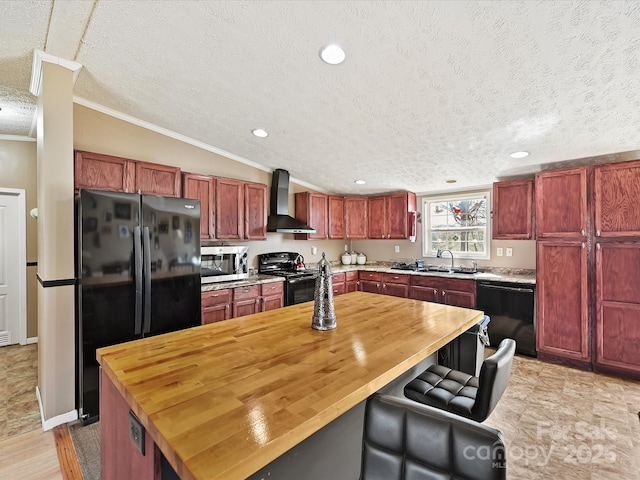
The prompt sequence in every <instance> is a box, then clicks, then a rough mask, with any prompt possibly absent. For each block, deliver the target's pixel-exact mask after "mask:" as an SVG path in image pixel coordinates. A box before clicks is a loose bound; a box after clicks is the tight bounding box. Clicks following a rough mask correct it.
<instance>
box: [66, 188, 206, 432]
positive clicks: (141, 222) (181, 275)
mask: <svg viewBox="0 0 640 480" xmlns="http://www.w3.org/2000/svg"><path fill="white" fill-rule="evenodd" d="M76 209H77V210H76V269H77V271H76V276H77V291H76V339H77V344H76V360H77V369H76V400H77V408H78V414H79V417H80V419H81V420H82V422H83V423H84V424H88V423H92V422H94V421H96V420H98V418H99V391H98V385H99V382H98V380H99V375H98V374H99V370H98V362H97V361H96V349H97V348H100V347H105V346H108V345H115V344H118V343H122V342H127V341H130V340H136V339H139V338H143V337H148V336H151V335H158V334H161V333H167V332H171V331H174V330H180V329H183V328H189V327H193V326H196V325H200V295H201V293H200V291H201V289H200V202H199V201H198V200H191V199H185V198H169V197H157V196H152V195H139V194H135V193H117V192H102V191H97V190H81V191H80V193H79V195H78V197H77V198H76Z"/></svg>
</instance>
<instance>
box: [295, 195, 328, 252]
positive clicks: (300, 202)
mask: <svg viewBox="0 0 640 480" xmlns="http://www.w3.org/2000/svg"><path fill="white" fill-rule="evenodd" d="M295 202H296V208H295V216H296V219H297V220H300V221H301V222H304V223H306V224H307V225H309V226H310V227H312V228H314V229H315V231H316V233H296V235H295V238H296V240H307V239H319V240H323V239H325V238H327V208H328V206H327V195H325V194H323V193H315V192H299V193H296V194H295Z"/></svg>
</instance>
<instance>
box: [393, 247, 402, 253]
mask: <svg viewBox="0 0 640 480" xmlns="http://www.w3.org/2000/svg"><path fill="white" fill-rule="evenodd" d="M393 250H394V251H395V252H396V253H400V245H396V246H395V247H393Z"/></svg>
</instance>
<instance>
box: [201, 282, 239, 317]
mask: <svg viewBox="0 0 640 480" xmlns="http://www.w3.org/2000/svg"><path fill="white" fill-rule="evenodd" d="M231 301H232V290H231V289H230V288H226V289H224V290H211V291H209V292H202V324H203V325H205V324H207V323H214V322H221V321H223V320H228V319H230V318H231Z"/></svg>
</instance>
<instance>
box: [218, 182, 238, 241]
mask: <svg viewBox="0 0 640 480" xmlns="http://www.w3.org/2000/svg"><path fill="white" fill-rule="evenodd" d="M215 198H216V200H215V212H216V213H215V232H216V233H215V238H218V239H220V240H240V239H242V238H243V237H244V218H243V217H244V182H242V181H240V180H233V179H231V178H220V177H218V178H216V190H215Z"/></svg>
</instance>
